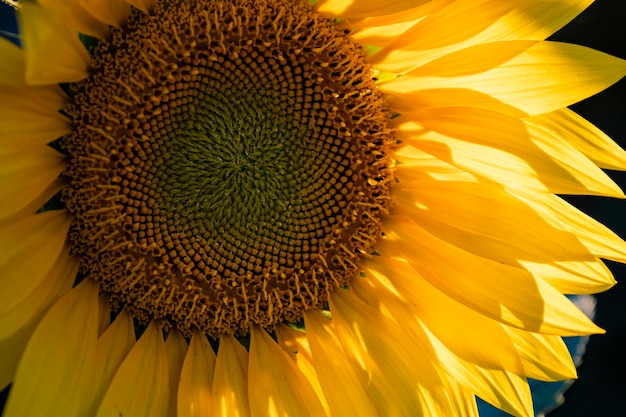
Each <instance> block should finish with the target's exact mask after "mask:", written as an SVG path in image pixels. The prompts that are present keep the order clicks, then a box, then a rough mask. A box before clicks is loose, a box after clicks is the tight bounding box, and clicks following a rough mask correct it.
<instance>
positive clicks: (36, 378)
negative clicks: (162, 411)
mask: <svg viewBox="0 0 626 417" xmlns="http://www.w3.org/2000/svg"><path fill="white" fill-rule="evenodd" d="M97 337H98V285H97V284H96V283H95V282H93V281H91V280H85V281H83V283H82V284H80V285H79V286H78V287H76V288H74V289H73V290H72V291H70V292H69V293H67V294H66V295H65V296H64V297H63V298H61V299H60V300H58V301H57V302H56V303H55V304H54V306H52V308H50V310H49V311H48V312H47V313H46V315H45V316H44V317H43V319H42V320H41V322H40V323H39V325H38V326H37V328H36V329H35V332H34V333H33V335H32V337H31V338H30V340H29V341H28V344H27V345H26V348H25V349H24V353H23V355H22V358H21V360H20V364H19V365H18V368H17V372H16V375H15V380H14V382H13V387H12V388H11V393H10V395H9V399H8V401H7V405H6V409H5V410H4V414H3V416H5V417H14V416H15V417H23V416H41V417H45V416H50V417H53V416H58V415H59V414H60V415H63V416H68V417H72V416H83V415H84V411H85V407H86V404H85V401H84V400H82V397H83V393H85V390H89V389H90V388H89V386H88V384H87V382H88V381H89V377H90V376H91V374H92V372H93V363H94V360H95V356H96V341H97Z"/></svg>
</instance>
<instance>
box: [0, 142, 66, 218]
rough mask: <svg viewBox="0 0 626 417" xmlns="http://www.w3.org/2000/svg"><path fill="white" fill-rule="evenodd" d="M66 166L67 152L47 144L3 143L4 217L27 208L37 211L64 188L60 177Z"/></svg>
mask: <svg viewBox="0 0 626 417" xmlns="http://www.w3.org/2000/svg"><path fill="white" fill-rule="evenodd" d="M3 142H4V141H3ZM65 166H66V161H65V159H64V158H63V156H62V155H61V154H59V153H58V152H56V151H55V150H53V149H51V148H49V147H47V146H37V147H34V149H11V148H9V147H8V146H6V144H4V143H3V148H2V149H0V183H1V184H2V187H1V188H0V201H2V202H3V204H2V205H1V207H0V221H3V220H5V219H6V218H7V217H9V216H16V215H19V214H26V212H27V211H30V213H34V212H35V211H36V210H37V209H38V208H40V207H41V206H42V205H43V203H45V202H46V201H47V200H48V199H50V198H51V197H52V196H53V195H54V194H55V192H56V191H58V190H59V189H60V184H59V183H58V181H57V178H58V176H59V174H61V172H62V171H63V169H64V168H65ZM34 206H35V207H34ZM30 213H29V214H30Z"/></svg>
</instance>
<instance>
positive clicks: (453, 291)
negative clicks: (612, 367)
mask: <svg viewBox="0 0 626 417" xmlns="http://www.w3.org/2000/svg"><path fill="white" fill-rule="evenodd" d="M385 224H386V227H385V229H384V230H385V233H386V235H387V236H388V237H387V238H386V239H385V240H384V241H381V242H380V244H379V247H380V251H381V253H402V254H404V256H405V258H406V260H407V261H408V262H409V263H410V264H411V265H412V266H413V267H414V268H415V269H416V270H417V271H418V272H419V273H420V275H421V276H422V277H424V278H425V279H427V280H428V281H429V282H431V283H432V284H433V285H434V286H436V287H437V288H438V289H440V290H441V291H443V292H445V293H446V294H447V295H448V296H450V297H451V298H453V299H455V300H457V301H458V302H460V303H462V304H465V305H466V306H468V307H471V308H472V309H474V310H476V311H478V312H480V313H482V314H485V315H486V316H488V317H491V318H493V319H494V320H497V321H500V322H503V323H506V324H509V325H511V326H513V327H518V328H522V329H525V330H527V331H533V332H540V333H547V334H560V335H563V336H566V335H567V336H569V335H581V334H591V333H600V332H602V330H601V329H600V328H598V327H597V326H596V325H594V324H593V323H592V322H591V321H590V320H589V319H588V318H587V317H586V316H585V315H584V314H583V313H582V312H581V311H580V310H578V308H576V306H574V305H573V304H572V303H571V302H570V301H569V300H567V298H565V297H564V296H563V295H561V293H559V292H558V291H556V290H555V289H554V288H553V287H552V286H550V285H549V284H547V283H545V282H544V281H543V280H538V279H535V278H534V277H533V276H532V275H531V274H530V273H529V272H528V271H525V270H523V269H519V268H516V267H512V266H509V265H504V264H502V263H500V262H497V261H492V260H489V259H486V258H482V257H478V256H476V255H473V254H470V253H469V252H466V251H464V250H462V249H460V248H458V247H456V246H454V245H452V244H450V243H448V242H445V241H444V240H441V239H438V238H436V237H435V236H433V235H432V234H430V233H428V232H426V231H425V230H424V229H423V228H421V227H419V226H418V225H417V224H415V223H413V222H412V221H411V220H409V219H407V218H395V217H392V216H390V217H389V218H387V219H386V221H385ZM397 241H401V242H402V245H398V244H397V243H396V242H397ZM468 271H469V272H468ZM494 283H498V285H494Z"/></svg>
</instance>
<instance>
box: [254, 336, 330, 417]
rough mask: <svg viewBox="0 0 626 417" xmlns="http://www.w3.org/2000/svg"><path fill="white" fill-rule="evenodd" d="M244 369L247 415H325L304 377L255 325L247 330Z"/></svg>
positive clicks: (315, 416)
mask: <svg viewBox="0 0 626 417" xmlns="http://www.w3.org/2000/svg"><path fill="white" fill-rule="evenodd" d="M248 372H249V381H250V382H249V384H248V395H249V398H250V414H251V415H252V416H253V417H257V416H258V417H262V416H267V417H278V416H303V417H304V416H311V417H318V416H319V417H321V416H325V415H326V413H325V412H324V408H323V407H322V404H321V403H320V401H319V399H318V398H317V394H315V391H314V390H313V388H312V387H311V384H309V381H308V380H307V379H306V377H305V376H304V375H303V374H302V373H301V372H300V370H299V369H298V367H297V366H296V364H295V363H294V362H293V361H292V360H291V359H290V358H289V356H288V355H287V353H286V352H285V351H284V350H282V349H281V348H280V347H279V346H278V344H277V343H276V342H275V341H274V340H273V339H272V338H271V337H270V336H269V335H268V334H267V332H265V330H263V329H261V328H259V327H253V328H252V331H251V340H250V363H249V368H248ZM285 381H289V383H288V384H286V383H285Z"/></svg>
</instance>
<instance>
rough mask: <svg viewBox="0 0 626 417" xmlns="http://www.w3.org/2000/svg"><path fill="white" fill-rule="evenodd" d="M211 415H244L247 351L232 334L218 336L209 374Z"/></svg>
mask: <svg viewBox="0 0 626 417" xmlns="http://www.w3.org/2000/svg"><path fill="white" fill-rule="evenodd" d="M212 408H213V413H212V414H211V415H212V416H219V417H248V416H250V406H249V405H248V352H246V349H245V348H244V347H243V346H242V345H241V344H240V343H239V342H238V341H237V339H235V338H234V337H233V336H229V335H225V336H222V337H221V338H220V346H219V349H218V350H217V359H216V361H215V373H214V375H213V395H212Z"/></svg>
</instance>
